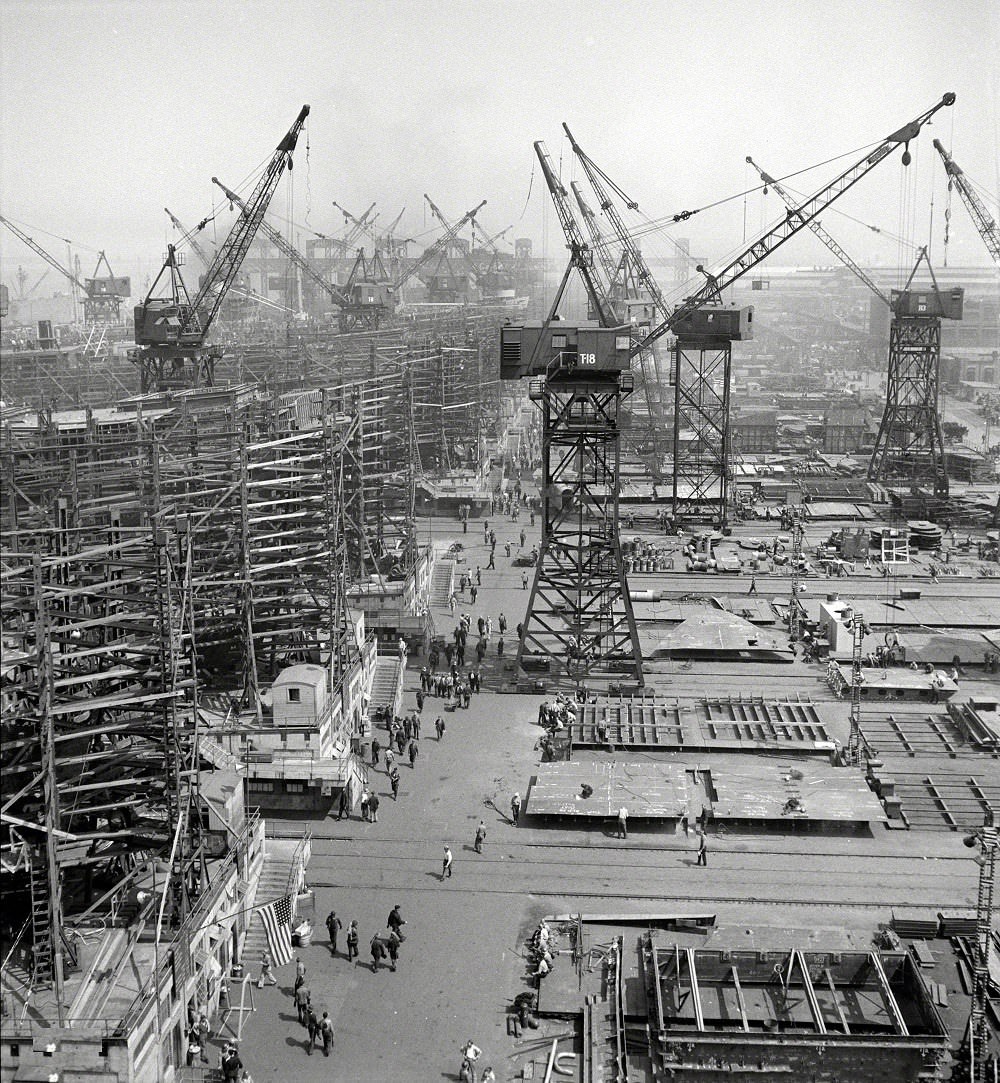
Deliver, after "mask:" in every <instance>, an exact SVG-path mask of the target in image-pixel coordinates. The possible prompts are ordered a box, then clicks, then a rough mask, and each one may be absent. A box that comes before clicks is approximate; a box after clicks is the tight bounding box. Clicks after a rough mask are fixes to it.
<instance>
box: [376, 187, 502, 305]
mask: <svg viewBox="0 0 1000 1083" xmlns="http://www.w3.org/2000/svg"><path fill="white" fill-rule="evenodd" d="M485 206H486V200H485V199H484V200H483V201H482V203H480V204H479V206H478V207H473V209H472V210H471V211H466V212H465V214H463V215H462V217H461V219H460V220H459V221H458V222H456V223H455V224H454V225H453V226H449V228H448V229H446V230H445V231H444V233H442V234H441V236H440V237H438V239H437V240H436V241H435V242H434V243H433V244H432V245H431V246H430V248H428V249H427V250H426V251H425V252H424V254H423V255H422V256H420V257H419V258H418V259H417V260H415V261H414V263H412V264H411V265H410V266H409V267H408V268H407V269H406V270H405V271H404V272H403V273H402V274H401V275H400V276H399V278H397V279H396V281H395V282H393V283H392V285H391V286H390V287H389V289H390V291H391V292H393V293H395V292H396V291H397V290H400V289H401V288H402V287H403V286H404V285H405V284H406V282H407V281H408V280H409V279H411V278H412V277H413V276H414V275H415V274H416V273H417V271H419V270H420V268H421V267H423V266H424V265H425V264H427V263H429V262H430V261H431V260H432V259H434V257H435V256H437V255H440V254H441V253H442V252H443V251H444V250H445V249H446V248H447V247H448V245H449V244H451V242H452V241H453V240H454V239H455V238H456V237H457V236H458V234H459V233H461V231H462V230H463V229H465V227H466V226H467V225H468V224H469V223H470V222H471V221H472V220H473V218H475V217H476V215H477V214H478V213H479V212H480V211H481V210H482V209H483V207H485Z"/></svg>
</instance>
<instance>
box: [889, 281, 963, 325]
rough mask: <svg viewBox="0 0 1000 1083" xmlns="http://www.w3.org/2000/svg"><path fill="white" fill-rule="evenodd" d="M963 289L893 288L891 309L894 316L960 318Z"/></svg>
mask: <svg viewBox="0 0 1000 1083" xmlns="http://www.w3.org/2000/svg"><path fill="white" fill-rule="evenodd" d="M964 299H965V290H963V289H962V288H961V287H956V288H954V289H950V290H936V289H929V290H893V291H892V311H893V313H894V314H895V315H896V316H925V317H927V319H944V320H960V319H961V318H962V306H963V303H964Z"/></svg>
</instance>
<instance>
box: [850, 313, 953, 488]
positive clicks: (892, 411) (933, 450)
mask: <svg viewBox="0 0 1000 1083" xmlns="http://www.w3.org/2000/svg"><path fill="white" fill-rule="evenodd" d="M940 362H941V320H940V319H938V318H937V317H932V318H929V319H928V318H922V317H910V316H897V317H896V318H895V319H894V320H893V321H892V324H891V326H890V329H889V376H888V387H887V390H886V402H885V411H884V413H883V414H882V423H881V424H880V425H879V430H878V436H877V437H876V439H875V450H874V451H873V452H872V457H871V461H870V462H869V464H868V478H869V480H870V481H882V482H884V481H889V480H894V479H895V480H901V481H906V482H910V483H916V482H930V483H932V484H933V486H934V495H935V496H938V497H942V498H947V496H948V473H947V470H946V469H945V461H944V441H943V439H942V436H941V418H940V415H939V413H938V370H939V367H940Z"/></svg>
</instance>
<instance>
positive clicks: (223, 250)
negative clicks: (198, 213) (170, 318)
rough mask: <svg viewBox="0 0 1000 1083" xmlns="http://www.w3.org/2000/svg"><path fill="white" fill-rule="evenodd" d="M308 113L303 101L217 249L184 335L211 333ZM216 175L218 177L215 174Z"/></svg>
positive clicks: (187, 318)
mask: <svg viewBox="0 0 1000 1083" xmlns="http://www.w3.org/2000/svg"><path fill="white" fill-rule="evenodd" d="M307 116H309V106H308V105H303V106H302V109H301V110H300V111H299V115H298V116H297V117H296V119H295V123H294V124H293V125H292V126H291V128H289V129H288V131H287V132H286V133H285V137H284V138H283V139H282V140H281V142H280V143H279V144H278V146H277V147H276V148H275V151H274V154H273V155H272V156H271V160H270V162H268V164H267V168H266V169H265V170H264V172H263V174H262V175H261V178H260V180H259V181H258V182H257V186H256V187H255V188H254V190H253V192H252V194H251V195H250V198H249V199H248V200H247V201H246V210H245V211H244V212H243V213H242V214H241V215H240V216H239V217H238V218H237V220H236V222H235V223H234V224H233V228H232V229H231V230H230V231H229V234H228V236H227V237H226V239H225V240H224V241H223V242H222V244H221V245H220V246H219V250H218V251H217V252H216V253H215V257H214V258H213V260H212V262H211V264H209V268H208V271H207V272H206V274H205V280H204V281H203V282H202V284H201V287H200V289H199V290H198V293H197V294H196V295H195V298H194V301H193V302H192V305H191V309H190V310H189V311H188V312H187V314H186V315H185V317H184V319H183V321H182V324H181V328H180V334H181V335H182V336H183V335H184V334H185V333H188V332H191V331H193V330H195V329H196V328H197V331H198V332H199V334H200V337H201V339H202V340H204V338H205V336H206V335H207V334H208V330H209V328H210V327H211V325H212V321H213V320H214V319H215V314H216V313H217V312H218V311H219V306H220V305H221V304H222V301H223V299H224V298H225V296H226V293H227V292H228V290H229V287H230V286H231V285H232V283H233V280H234V279H235V278H236V275H237V274H238V273H239V269H240V267H241V265H242V263H243V260H244V258H245V256H246V254H247V251H248V249H249V248H250V244H251V242H252V241H253V239H254V236H255V235H256V233H257V230H258V228H259V227H260V223H261V221H262V220H263V218H264V213H265V211H266V210H267V206H268V204H269V203H270V202H271V196H273V195H274V190H275V189H276V188H277V187H278V181H279V180H280V179H281V175H282V174H283V173H284V171H285V168H286V166H287V167H291V162H292V153H293V151H294V150H295V144H296V142H297V141H298V138H299V132H301V131H302V127H303V125H304V124H305V122H306V117H307ZM212 179H213V180H215V178H214V177H213V178H212Z"/></svg>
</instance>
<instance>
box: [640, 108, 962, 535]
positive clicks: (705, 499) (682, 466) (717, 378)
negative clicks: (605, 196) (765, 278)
mask: <svg viewBox="0 0 1000 1083" xmlns="http://www.w3.org/2000/svg"><path fill="white" fill-rule="evenodd" d="M954 102H955V95H954V94H952V93H948V94H945V95H944V96H943V97H942V98H941V100H940V101H938V102H937V103H936V104H935V105H933V106H931V108H930V109H927V110H925V111H924V112H923V113H921V114H920V116H918V117H917V118H916V119H915V120H912V121H910V123H908V124H905V125H904V126H903V127H902V128H899V129H897V130H896V131H895V132H893V133H891V134H890V135H888V136H887V137H886V138H885V139H883V140H882V142H881V143H879V144H878V145H877V146H876V147H875V149H874V150H872V151H870V152H869V153H868V154H866V155H865V156H864V157H863V158H861V159H860V160H859V161H858V162H856V163H855V164H854V165H852V166H850V167H849V168H848V169H846V170H844V171H843V172H842V173H841V174H840V175H839V176H837V177H836V178H835V179H834V180H833V181H831V182H830V183H828V184H826V185H825V186H824V187H823V188H821V189H820V190H819V191H818V192H816V193H815V194H814V195H812V196H809V197H808V198H807V199H805V200H804V201H803V202H802V203H800V204H799V205H798V206H797V207H796V208H795V209H794V210H792V209H789V210H788V211H787V212H786V214H785V217H784V218H783V219H782V220H781V221H780V222H779V223H778V224H777V225H776V226H774V227H772V228H771V229H770V230H768V231H767V232H766V233H764V234H762V235H761V236H760V237H758V238H757V239H756V240H755V241H753V242H751V243H750V245H748V246H747V248H745V249H744V250H743V251H742V252H741V253H740V254H739V255H738V256H737V257H736V258H735V259H733V260H731V261H730V262H729V263H728V264H727V265H726V266H725V267H724V268H723V269H722V270H720V271H718V272H717V273H715V274H712V273H709V272H707V271H705V270H704V268H703V267H701V266H700V265H699V270H701V271H702V272H703V273H704V275H705V279H706V281H705V283H704V285H702V286H701V288H700V289H699V290H697V291H696V292H695V293H693V294H692V295H691V296H689V297H687V298H685V299H684V300H683V301H681V303H680V304H679V305H677V306H676V307H675V308H674V309H673V310H672V311H671V312H670V313H669V314H667V315H665V316H664V318H663V319H662V320H661V321H660V323H659V324H657V325H656V326H655V327H654V328H652V330H651V331H650V332H649V334H647V335H646V336H645V337H644V338H642V339H640V340H639V341H638V342H636V343H635V344H634V345H633V347H632V354H633V356H635V355H637V354H639V353H640V352H641V351H643V350H645V349H648V348H649V347H650V346H652V344H653V343H654V342H655V341H657V340H658V339H659V338H661V337H662V336H663V335H666V334H668V333H673V334H674V335H675V336H676V343H675V345H674V359H673V383H674V481H673V504H674V512H675V514H676V513H678V512H679V511H680V510H681V509H682V508H686V509H687V510H690V509H691V508H703V509H705V510H707V511H708V512H709V513H712V514H713V515H714V517H715V518H716V520H717V521H718V522H719V523H720V524H721V525H724V524H725V520H726V516H727V514H728V489H729V484H730V481H731V476H732V463H731V455H732V449H731V437H730V425H729V392H730V383H731V368H732V343H733V342H734V341H736V340H739V339H746V338H750V337H752V334H753V331H752V322H753V310H752V309H751V308H745V309H731V308H720V307H718V306H719V305H720V303H721V295H722V291H723V290H725V289H727V288H728V287H729V286H731V285H732V284H733V283H734V282H736V281H737V280H738V279H740V278H742V277H743V275H745V274H747V273H748V272H749V271H751V270H753V268H754V267H756V266H757V265H758V264H760V263H761V262H762V261H763V260H764V259H766V258H767V257H768V256H769V255H770V254H771V253H772V252H774V251H775V250H776V249H777V248H779V247H780V246H781V245H783V244H784V243H785V242H786V241H788V240H790V239H791V238H792V237H794V236H795V235H796V234H797V233H798V232H800V231H801V230H803V229H805V228H806V227H807V226H809V224H810V223H811V222H812V221H813V220H814V219H815V218H816V217H817V216H818V215H819V214H821V213H822V212H823V211H824V210H825V209H826V208H827V207H829V206H830V205H831V204H833V203H834V202H836V200H838V199H839V198H840V197H841V196H842V195H843V194H844V193H845V192H847V191H848V190H849V189H851V188H853V187H854V185H855V184H857V183H858V181H860V180H861V179H862V177H864V176H866V175H867V174H868V173H869V172H871V170H872V169H874V168H875V167H876V166H877V165H878V164H879V163H880V162H882V161H884V160H885V159H886V158H887V157H889V155H890V154H892V152H893V151H895V150H896V149H897V148H899V147H901V146H902V147H903V148H904V150H903V155H902V162H903V165H904V166H906V165H909V164H910V161H911V157H910V151H909V144H910V142H911V141H912V140H913V139H915V138H916V137H917V136H918V135H919V134H920V130H921V129H922V128H923V126H924V125H925V124H926V123H927V122H928V121H929V120H930V119H931V117H933V116H934V114H935V113H937V112H938V110H940V109H943V108H945V107H947V106H951V105H953V104H954ZM675 217H676V218H677V219H678V220H683V219H684V218H686V217H690V214H689V213H687V212H685V213H684V214H679V215H677V216H675ZM706 306H713V307H712V309H711V311H709V310H708V309H707V308H706ZM703 310H704V311H703ZM682 431H686V432H687V433H688V434H690V435H689V436H688V438H687V439H685V440H683V441H682V439H681V434H682ZM692 437H693V438H692Z"/></svg>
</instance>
